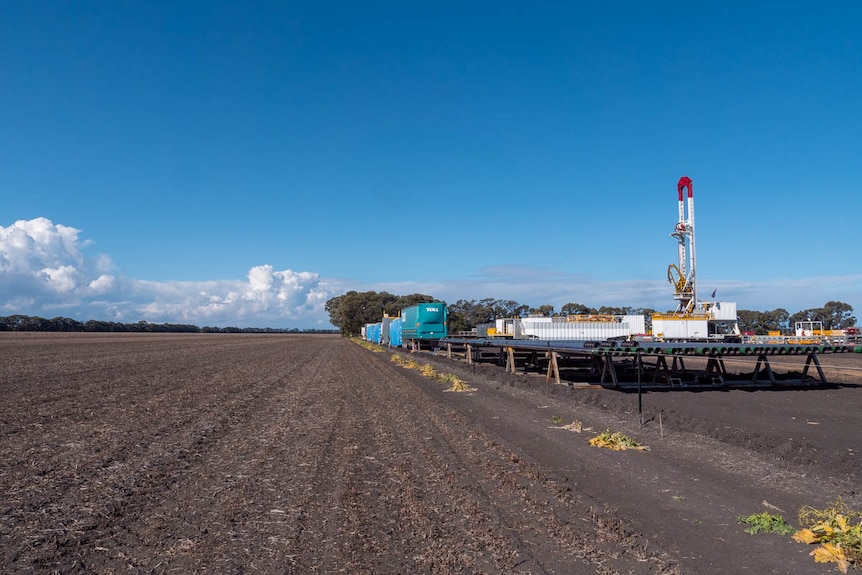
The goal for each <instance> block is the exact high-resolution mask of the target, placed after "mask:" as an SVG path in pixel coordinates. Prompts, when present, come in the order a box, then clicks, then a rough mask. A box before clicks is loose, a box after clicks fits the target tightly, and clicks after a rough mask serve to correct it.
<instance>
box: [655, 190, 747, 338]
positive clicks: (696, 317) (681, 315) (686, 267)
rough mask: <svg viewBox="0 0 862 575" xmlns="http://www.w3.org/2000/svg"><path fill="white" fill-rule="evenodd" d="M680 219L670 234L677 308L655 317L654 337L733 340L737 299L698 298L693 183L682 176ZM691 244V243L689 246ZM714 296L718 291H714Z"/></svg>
mask: <svg viewBox="0 0 862 575" xmlns="http://www.w3.org/2000/svg"><path fill="white" fill-rule="evenodd" d="M676 189H677V202H678V208H679V220H678V221H677V223H676V226H675V227H674V230H673V233H672V234H670V235H671V237H673V238H676V240H677V255H678V257H679V260H678V263H676V264H670V265H669V266H668V268H667V279H668V282H670V284H671V285H673V288H674V294H673V298H674V299H675V300H676V302H677V304H676V310H675V311H673V312H671V313H656V314H653V316H652V333H653V335H654V337H656V338H658V339H664V340H682V341H686V340H687V341H693V340H700V341H707V340H710V339H719V340H724V341H733V340H737V339H738V338H739V335H740V333H739V325H738V322H737V316H736V303H735V302H720V301H718V302H717V301H708V302H701V301H699V300H698V298H697V253H696V251H695V239H694V186H693V183H692V181H691V178H689V177H688V176H683V177H681V178H680V179H679V182H678V183H677V186H676ZM686 244H688V246H686ZM712 295H713V297H715V292H713V294H712Z"/></svg>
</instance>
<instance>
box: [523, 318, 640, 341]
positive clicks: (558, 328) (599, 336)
mask: <svg viewBox="0 0 862 575" xmlns="http://www.w3.org/2000/svg"><path fill="white" fill-rule="evenodd" d="M642 323H643V322H642ZM520 331H521V334H520V337H524V338H536V339H543V340H604V339H608V338H615V337H627V336H629V335H631V334H632V333H633V332H632V330H631V326H630V324H629V323H628V322H594V321H583V322H566V323H562V322H553V321H551V318H524V319H522V320H521V329H520ZM635 333H643V331H640V332H635Z"/></svg>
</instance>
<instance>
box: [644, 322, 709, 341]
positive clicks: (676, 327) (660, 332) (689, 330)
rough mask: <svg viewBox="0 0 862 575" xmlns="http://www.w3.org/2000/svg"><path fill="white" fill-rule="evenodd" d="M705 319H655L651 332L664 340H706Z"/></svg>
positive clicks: (707, 330)
mask: <svg viewBox="0 0 862 575" xmlns="http://www.w3.org/2000/svg"><path fill="white" fill-rule="evenodd" d="M707 323H708V322H707V320H706V319H656V318H654V319H653V321H652V332H653V334H654V335H655V336H656V337H661V338H664V339H695V338H700V339H706V337H707V336H708V334H709V329H708V327H707Z"/></svg>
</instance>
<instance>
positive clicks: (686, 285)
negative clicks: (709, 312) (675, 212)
mask: <svg viewBox="0 0 862 575" xmlns="http://www.w3.org/2000/svg"><path fill="white" fill-rule="evenodd" d="M686 188H688V216H686V201H685V193H684V192H685V190H686ZM676 189H677V193H678V195H679V221H678V222H677V223H676V227H675V228H674V231H673V233H672V234H671V237H674V238H676V239H677V241H678V242H679V244H678V247H677V251H678V252H679V265H675V264H670V266H668V268H667V280H668V281H669V282H670V283H671V284H673V286H674V294H673V298H674V299H675V300H677V306H676V313H678V314H683V315H689V314H691V313H692V312H693V311H694V310H695V307H696V306H697V280H696V267H697V263H696V262H697V258H696V253H695V247H694V246H695V244H694V188H693V186H692V181H691V178H689V177H688V176H683V177H681V178H680V179H679V183H677V185H676ZM686 238H688V245H689V250H688V258H686V249H685V240H686Z"/></svg>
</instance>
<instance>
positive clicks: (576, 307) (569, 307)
mask: <svg viewBox="0 0 862 575" xmlns="http://www.w3.org/2000/svg"><path fill="white" fill-rule="evenodd" d="M560 313H562V314H563V315H589V314H594V313H597V311H596V310H595V309H594V308H591V307H587V306H585V305H584V304H582V303H567V304H565V305H564V306H563V307H562V308H560Z"/></svg>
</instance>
